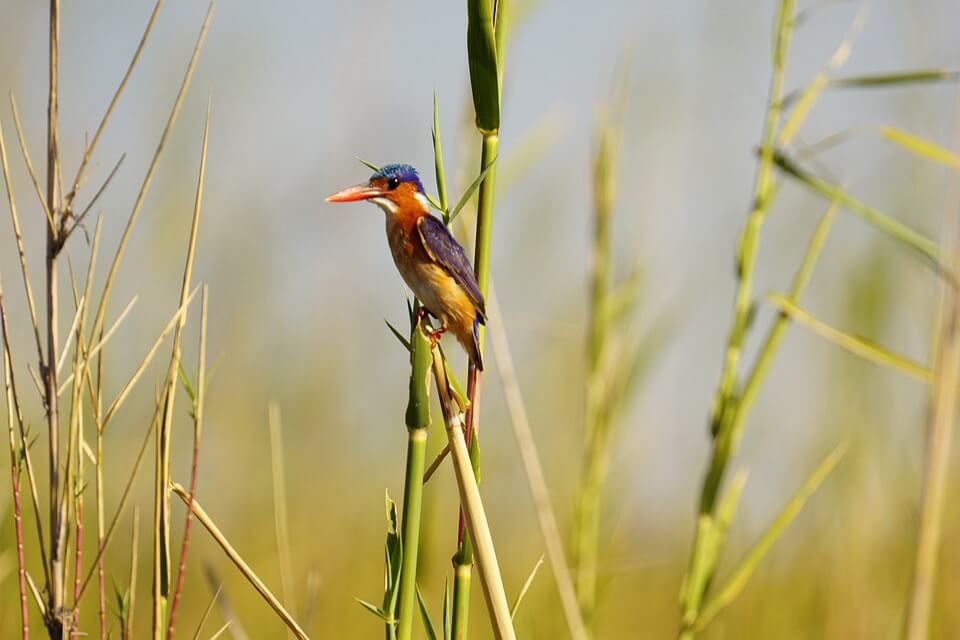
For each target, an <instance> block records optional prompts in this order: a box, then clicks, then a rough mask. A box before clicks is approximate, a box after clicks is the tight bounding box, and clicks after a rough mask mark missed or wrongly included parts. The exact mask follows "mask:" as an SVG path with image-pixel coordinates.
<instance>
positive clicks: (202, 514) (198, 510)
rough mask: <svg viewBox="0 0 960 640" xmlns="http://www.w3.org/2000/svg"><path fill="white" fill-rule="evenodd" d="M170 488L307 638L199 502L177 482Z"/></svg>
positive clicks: (301, 637) (296, 632)
mask: <svg viewBox="0 0 960 640" xmlns="http://www.w3.org/2000/svg"><path fill="white" fill-rule="evenodd" d="M170 489H171V491H173V492H174V493H175V494H176V495H177V497H179V498H180V499H181V500H182V501H183V503H184V504H185V505H188V506H189V507H190V510H191V511H192V512H193V515H194V516H195V517H196V518H197V520H198V521H199V522H200V524H202V525H203V526H204V528H205V529H206V530H207V532H208V533H209V534H210V536H211V537H212V538H213V540H214V542H216V543H217V544H218V545H219V546H220V548H221V549H222V550H223V552H224V553H225V554H226V555H227V557H228V558H229V559H230V561H231V562H232V563H233V564H234V566H236V567H237V569H239V570H240V573H241V574H243V577H244V578H246V579H247V581H248V582H250V584H251V585H252V586H253V588H254V589H256V590H257V593H259V594H260V596H261V597H262V598H263V599H264V601H265V602H266V603H267V604H268V605H270V608H271V609H273V610H274V612H276V614H277V615H278V616H279V617H280V619H281V620H282V621H283V623H284V624H285V625H287V628H288V629H290V631H292V632H293V634H294V635H295V636H296V637H297V638H298V639H299V640H309V637H308V636H307V634H306V633H305V632H304V630H303V629H301V628H300V625H298V624H297V622H296V620H294V619H293V616H291V615H290V614H289V613H287V610H286V609H285V608H284V607H283V605H282V604H280V601H279V600H278V599H277V597H276V596H275V595H273V592H271V591H270V589H268V588H267V585H266V584H264V582H263V580H261V579H260V577H259V576H258V575H257V574H256V573H254V571H253V569H251V568H250V565H248V564H247V563H246V562H245V561H244V560H243V558H242V557H241V556H240V554H239V553H237V550H236V549H235V548H234V547H233V545H231V544H230V542H229V541H228V540H227V538H226V536H224V535H223V533H221V531H220V529H219V528H218V527H217V525H216V524H214V522H213V520H211V519H210V516H208V515H207V512H206V511H204V510H203V507H201V506H200V503H199V502H197V501H196V500H191V498H190V494H189V493H187V490H186V489H184V488H183V486H182V485H180V484H177V483H176V482H171V484H170Z"/></svg>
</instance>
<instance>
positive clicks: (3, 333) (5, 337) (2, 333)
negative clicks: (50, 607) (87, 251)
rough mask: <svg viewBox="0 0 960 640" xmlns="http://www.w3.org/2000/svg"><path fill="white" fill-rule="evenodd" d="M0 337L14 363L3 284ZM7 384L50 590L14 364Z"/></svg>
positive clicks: (44, 545)
mask: <svg viewBox="0 0 960 640" xmlns="http://www.w3.org/2000/svg"><path fill="white" fill-rule="evenodd" d="M0 337H2V342H3V351H4V353H5V354H7V355H6V357H7V358H9V359H10V361H11V363H12V362H13V355H12V354H11V353H10V334H9V325H8V320H7V305H6V303H5V302H4V298H3V286H2V283H0ZM7 384H8V385H9V386H10V399H11V401H12V404H11V406H10V409H9V410H10V411H11V412H13V413H14V414H15V416H16V422H17V429H18V431H19V434H18V435H19V436H20V451H21V452H22V453H23V462H24V466H25V467H26V469H27V480H28V483H29V485H30V498H31V501H32V502H33V516H34V518H33V519H34V523H35V524H36V527H37V547H38V548H39V549H40V560H41V564H42V566H43V578H44V580H45V583H44V584H45V586H46V588H47V589H50V585H51V580H50V565H49V563H48V562H47V557H48V556H47V551H46V538H45V537H44V535H43V522H42V518H41V511H40V495H39V491H38V490H37V479H36V476H35V475H34V472H33V461H32V459H31V457H30V446H29V442H30V440H29V438H28V437H27V428H26V426H25V423H24V419H23V408H22V407H21V406H20V394H19V393H18V392H17V381H16V377H15V375H14V373H13V365H12V364H11V365H10V370H9V372H7ZM45 607H46V605H44V608H45Z"/></svg>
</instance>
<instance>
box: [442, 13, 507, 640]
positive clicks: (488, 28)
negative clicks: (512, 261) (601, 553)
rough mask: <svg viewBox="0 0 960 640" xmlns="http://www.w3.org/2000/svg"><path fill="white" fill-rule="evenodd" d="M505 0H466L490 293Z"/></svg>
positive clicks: (458, 617) (465, 562)
mask: <svg viewBox="0 0 960 640" xmlns="http://www.w3.org/2000/svg"><path fill="white" fill-rule="evenodd" d="M508 8H509V2H507V0H467V18H468V20H467V53H468V60H469V67H470V84H471V89H472V95H473V104H474V110H475V113H476V125H477V130H478V131H479V132H480V134H481V136H482V142H481V147H480V171H481V172H485V174H484V176H483V179H482V181H481V183H480V189H479V193H478V197H477V227H476V236H475V238H476V239H475V245H474V254H473V255H474V273H475V274H476V277H477V284H478V285H479V288H480V293H481V294H482V295H484V296H486V294H487V288H488V287H487V285H488V282H489V279H490V253H491V248H492V247H491V245H492V242H491V239H492V236H493V207H494V196H495V193H496V182H497V168H496V163H495V162H494V161H495V159H496V157H497V148H498V144H499V139H500V138H499V135H500V96H501V85H502V81H503V57H504V51H505V46H504V42H505V34H506V31H507V17H508ZM479 331H480V336H479V342H480V352H481V353H483V346H484V337H485V332H484V329H483V327H482V326H481V327H480V330H479ZM480 387H481V375H480V371H478V370H477V368H476V367H475V366H474V365H473V364H471V365H470V367H469V370H468V373H467V399H468V402H469V404H468V407H467V412H466V420H465V429H466V442H465V443H466V444H467V446H469V447H470V452H471V460H472V461H473V466H474V468H475V470H476V471H475V473H476V474H477V477H479V466H480V460H479V443H478V442H477V431H478V428H479V410H480V405H479V401H480ZM464 524H465V523H464V513H463V505H461V510H460V514H459V517H458V524H457V552H456V553H455V554H454V557H453V566H454V583H453V635H454V637H455V638H458V639H461V638H466V637H467V624H468V616H469V607H470V574H471V565H472V563H473V552H472V546H471V541H470V539H469V538H468V537H467V536H465V535H464Z"/></svg>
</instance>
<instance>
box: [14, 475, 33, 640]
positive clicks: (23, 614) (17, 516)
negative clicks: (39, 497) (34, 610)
mask: <svg viewBox="0 0 960 640" xmlns="http://www.w3.org/2000/svg"><path fill="white" fill-rule="evenodd" d="M10 475H11V480H12V481H13V528H14V531H15V532H16V536H17V587H18V588H19V590H20V620H21V623H22V624H21V627H20V637H21V638H22V639H23V640H29V638H30V625H29V623H28V621H27V569H26V563H25V562H24V558H23V519H22V517H21V511H20V479H19V478H18V477H17V468H16V465H15V464H12V465H10Z"/></svg>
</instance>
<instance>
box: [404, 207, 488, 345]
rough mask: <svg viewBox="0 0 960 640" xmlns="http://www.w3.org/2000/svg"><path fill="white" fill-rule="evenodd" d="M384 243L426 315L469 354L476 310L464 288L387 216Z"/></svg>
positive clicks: (415, 237) (413, 235)
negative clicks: (439, 323) (425, 310)
mask: <svg viewBox="0 0 960 640" xmlns="http://www.w3.org/2000/svg"><path fill="white" fill-rule="evenodd" d="M387 240H388V242H389V244H390V252H391V253H392V254H393V261H394V263H395V264H396V265H397V270H398V271H399V272H400V276H401V277H402V278H403V280H404V282H406V283H407V286H408V287H410V289H411V290H412V291H413V293H414V295H415V296H417V298H418V299H419V300H420V302H421V303H422V304H423V306H425V307H426V308H427V311H429V312H430V314H431V315H432V316H434V317H435V318H437V319H438V320H440V322H441V323H442V324H443V326H444V327H446V328H447V329H449V330H450V331H451V332H452V333H453V334H454V335H455V336H456V337H457V340H458V341H459V342H460V344H461V345H463V348H464V350H466V351H467V353H472V352H473V321H474V319H475V318H476V315H477V309H476V307H475V306H474V304H473V302H471V301H470V298H469V297H468V296H467V294H466V293H465V292H464V290H463V288H461V287H460V285H459V284H457V282H456V280H454V279H453V277H452V276H450V275H449V274H448V273H447V272H446V270H444V269H443V267H440V266H439V265H437V264H435V263H434V262H433V261H432V260H431V259H430V257H429V256H428V255H427V253H426V251H425V250H424V249H423V247H421V246H420V242H419V238H417V236H416V234H415V233H414V234H411V235H407V234H406V233H405V232H404V229H403V228H402V227H401V226H400V225H399V224H397V223H396V222H395V221H394V220H393V219H392V217H391V216H389V215H388V216H387Z"/></svg>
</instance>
